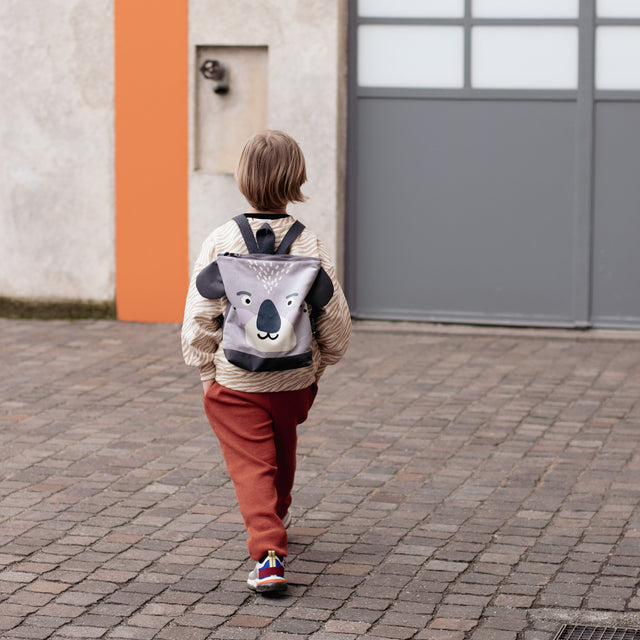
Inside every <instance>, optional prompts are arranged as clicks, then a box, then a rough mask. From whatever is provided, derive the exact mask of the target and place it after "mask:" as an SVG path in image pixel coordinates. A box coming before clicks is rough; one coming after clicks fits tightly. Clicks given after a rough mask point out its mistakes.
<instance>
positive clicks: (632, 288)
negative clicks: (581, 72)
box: [592, 103, 640, 326]
mask: <svg viewBox="0 0 640 640" xmlns="http://www.w3.org/2000/svg"><path fill="white" fill-rule="evenodd" d="M595 139H596V144H595V192H594V247H593V248H594V251H593V260H594V268H593V301H592V309H593V320H594V324H597V325H599V326H640V105H638V104H637V103H597V104H596V138H595Z"/></svg>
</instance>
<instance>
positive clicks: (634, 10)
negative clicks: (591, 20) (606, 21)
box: [596, 0, 640, 18]
mask: <svg viewBox="0 0 640 640" xmlns="http://www.w3.org/2000/svg"><path fill="white" fill-rule="evenodd" d="M596 7H597V12H598V17H600V18H640V2H638V0H598V3H597V5H596Z"/></svg>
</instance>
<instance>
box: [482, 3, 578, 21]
mask: <svg viewBox="0 0 640 640" xmlns="http://www.w3.org/2000/svg"><path fill="white" fill-rule="evenodd" d="M471 7H472V8H471V12H472V13H473V16H474V17H475V18H577V17H578V0H472V5H471Z"/></svg>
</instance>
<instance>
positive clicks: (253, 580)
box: [247, 551, 287, 593]
mask: <svg viewBox="0 0 640 640" xmlns="http://www.w3.org/2000/svg"><path fill="white" fill-rule="evenodd" d="M247 584H248V585H249V589H253V590H254V591H257V592H258V593H274V592H277V591H286V589H287V581H286V580H285V579H284V562H283V560H282V558H281V557H280V556H277V555H276V552H275V551H269V552H268V553H267V555H266V556H265V557H264V558H263V559H262V560H261V561H260V562H256V566H255V567H254V569H253V571H252V572H251V573H250V574H249V578H248V579H247Z"/></svg>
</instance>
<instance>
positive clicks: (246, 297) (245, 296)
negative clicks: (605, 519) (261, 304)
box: [237, 291, 251, 307]
mask: <svg viewBox="0 0 640 640" xmlns="http://www.w3.org/2000/svg"><path fill="white" fill-rule="evenodd" d="M237 295H239V296H240V302H241V303H242V304H243V305H244V306H245V307H248V306H249V305H250V304H251V294H250V293H249V292H248V291H238V293H237Z"/></svg>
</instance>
